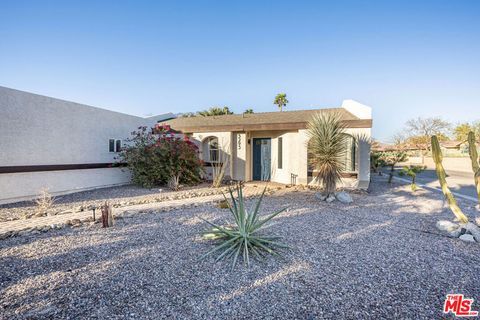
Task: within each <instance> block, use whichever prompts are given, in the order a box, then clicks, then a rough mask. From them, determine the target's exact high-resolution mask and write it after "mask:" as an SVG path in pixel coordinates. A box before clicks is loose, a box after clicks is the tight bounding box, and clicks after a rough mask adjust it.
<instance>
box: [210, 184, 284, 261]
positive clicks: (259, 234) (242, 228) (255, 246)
mask: <svg viewBox="0 0 480 320" xmlns="http://www.w3.org/2000/svg"><path fill="white" fill-rule="evenodd" d="M266 190H267V188H265V189H264V190H263V192H262V194H261V196H260V198H259V199H258V200H257V202H256V204H255V206H253V207H252V208H250V209H249V210H248V209H247V208H246V206H245V201H244V198H243V191H242V187H241V186H237V199H235V197H234V195H233V191H232V189H231V188H230V189H229V193H230V201H231V203H229V209H230V212H231V213H232V215H233V217H234V220H235V222H234V224H232V225H227V226H221V225H218V224H215V223H212V222H209V221H207V220H204V221H205V222H207V223H208V224H209V225H210V226H212V227H213V228H212V229H211V230H208V231H206V232H203V237H204V238H205V239H212V240H218V241H220V243H219V244H218V245H217V246H215V247H214V248H213V249H212V250H210V251H208V252H207V253H205V254H204V255H203V256H202V257H201V259H204V258H206V257H207V256H209V255H211V254H213V253H218V257H217V258H216V260H215V261H219V260H222V259H229V258H231V257H233V263H232V269H233V268H235V265H236V263H237V259H238V257H239V255H240V254H241V255H242V256H243V261H244V263H245V264H247V266H248V265H249V264H250V256H251V255H253V256H256V257H257V258H260V257H262V255H264V254H268V253H269V254H277V252H276V251H275V249H278V248H288V246H287V245H285V244H283V243H281V242H278V240H279V239H281V237H278V236H272V235H266V234H265V232H264V231H265V228H266V227H267V222H269V221H270V220H271V219H273V218H274V217H275V216H277V215H279V214H280V213H282V212H283V211H285V209H286V208H284V209H281V210H279V211H277V212H275V213H272V214H270V215H267V216H265V217H263V218H262V217H261V216H260V205H261V203H262V200H263V196H264V195H265V191H266ZM224 197H225V200H227V197H226V196H225V194H224ZM227 201H228V200H227ZM202 220H203V219H202Z"/></svg>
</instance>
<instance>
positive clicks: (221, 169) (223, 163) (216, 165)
mask: <svg viewBox="0 0 480 320" xmlns="http://www.w3.org/2000/svg"><path fill="white" fill-rule="evenodd" d="M228 149H229V146H228V145H222V146H221V148H220V150H219V152H218V159H216V161H213V162H212V186H213V187H214V188H220V187H221V186H222V183H223V181H224V180H225V173H226V170H227V167H228V165H229V163H230V156H229V154H228V153H227V152H225V151H224V150H228Z"/></svg>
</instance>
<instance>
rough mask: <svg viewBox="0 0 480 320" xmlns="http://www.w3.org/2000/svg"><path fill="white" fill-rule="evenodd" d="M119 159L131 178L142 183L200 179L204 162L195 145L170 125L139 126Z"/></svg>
mask: <svg viewBox="0 0 480 320" xmlns="http://www.w3.org/2000/svg"><path fill="white" fill-rule="evenodd" d="M119 159H120V162H124V163H126V164H127V166H128V168H129V169H130V170H131V172H132V181H133V182H134V183H135V184H138V185H141V186H143V187H148V188H150V187H153V186H156V185H166V184H170V185H172V182H173V181H175V182H177V186H178V183H180V184H186V185H192V184H196V183H198V182H200V181H201V172H202V170H203V165H202V161H201V160H200V159H199V157H198V148H197V146H196V145H195V144H194V143H193V142H192V141H190V139H189V138H188V137H187V136H185V137H184V138H183V139H182V138H179V137H176V136H175V135H174V134H173V132H172V131H171V130H170V127H169V126H160V125H157V126H155V128H153V129H147V127H139V128H138V130H137V131H134V132H132V137H131V138H130V139H128V140H127V144H126V146H125V147H124V148H123V150H122V152H121V153H120V157H119Z"/></svg>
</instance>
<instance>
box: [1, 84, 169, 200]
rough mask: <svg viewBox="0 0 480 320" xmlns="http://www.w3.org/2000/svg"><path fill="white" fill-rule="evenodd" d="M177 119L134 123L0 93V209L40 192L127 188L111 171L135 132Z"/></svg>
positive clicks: (125, 175)
mask: <svg viewBox="0 0 480 320" xmlns="http://www.w3.org/2000/svg"><path fill="white" fill-rule="evenodd" d="M173 117H175V116H174V115H173V114H171V113H168V114H163V115H159V116H154V117H147V118H142V117H137V116H132V115H128V114H123V113H119V112H114V111H109V110H105V109H100V108H96V107H91V106H87V105H83V104H78V103H74V102H69V101H64V100H60V99H55V98H50V97H45V96H41V95H38V94H32V93H28V92H23V91H19V90H14V89H9V88H5V87H0V203H8V202H15V201H20V200H26V199H31V198H33V197H35V196H36V195H38V193H39V191H40V190H41V189H43V188H48V189H49V192H50V193H52V194H64V193H69V192H74V191H82V190H88V189H92V188H99V187H106V186H115V185H120V184H125V183H129V182H130V174H129V172H128V171H126V170H122V169H121V168H118V167H117V168H115V167H112V164H113V163H114V162H115V157H116V156H117V155H118V152H119V151H120V149H121V147H122V144H123V143H124V142H123V141H124V140H125V139H126V138H128V137H129V136H130V133H131V132H132V131H134V130H135V129H137V128H138V127H139V126H154V125H155V124H156V123H157V122H159V121H161V120H166V119H169V118H173Z"/></svg>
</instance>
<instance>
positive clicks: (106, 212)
mask: <svg viewBox="0 0 480 320" xmlns="http://www.w3.org/2000/svg"><path fill="white" fill-rule="evenodd" d="M101 210H102V228H109V227H113V212H112V205H111V204H110V203H108V201H105V203H104V204H103V206H102V207H101Z"/></svg>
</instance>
